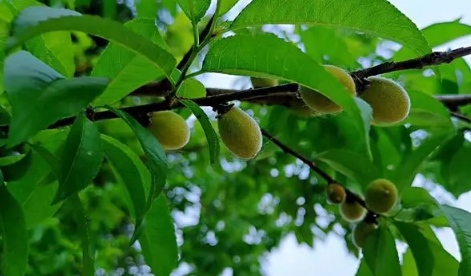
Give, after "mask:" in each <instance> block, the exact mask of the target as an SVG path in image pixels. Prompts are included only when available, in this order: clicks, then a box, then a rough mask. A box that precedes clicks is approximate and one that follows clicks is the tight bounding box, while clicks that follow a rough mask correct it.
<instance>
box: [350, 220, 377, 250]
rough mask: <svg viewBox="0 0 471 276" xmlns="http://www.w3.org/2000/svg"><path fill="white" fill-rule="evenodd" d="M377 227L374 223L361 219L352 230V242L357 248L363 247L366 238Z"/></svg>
mask: <svg viewBox="0 0 471 276" xmlns="http://www.w3.org/2000/svg"><path fill="white" fill-rule="evenodd" d="M376 228H378V227H377V226H376V224H374V223H369V222H365V221H361V222H360V223H358V224H357V226H356V227H355V229H354V230H353V243H355V245H356V246H357V247H359V248H363V246H364V245H365V241H366V239H367V238H368V237H369V236H370V235H371V234H372V233H373V232H374V231H375V230H376Z"/></svg>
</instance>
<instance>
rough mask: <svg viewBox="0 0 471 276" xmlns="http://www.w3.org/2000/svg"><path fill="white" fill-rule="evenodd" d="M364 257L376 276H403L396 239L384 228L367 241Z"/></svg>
mask: <svg viewBox="0 0 471 276" xmlns="http://www.w3.org/2000/svg"><path fill="white" fill-rule="evenodd" d="M363 257H364V258H365V261H366V263H367V264H368V267H369V268H370V269H371V271H372V272H373V274H374V275H375V276H401V275H402V273H401V265H400V264H399V256H398V254H397V249H396V243H395V241H394V237H393V235H392V234H391V232H390V231H389V229H387V228H386V227H384V226H381V227H379V228H378V229H377V230H376V231H374V232H373V233H372V234H371V235H370V237H368V238H367V239H366V242H365V247H364V249H363Z"/></svg>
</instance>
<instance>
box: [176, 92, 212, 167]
mask: <svg viewBox="0 0 471 276" xmlns="http://www.w3.org/2000/svg"><path fill="white" fill-rule="evenodd" d="M180 102H181V103H182V104H184V105H185V106H186V107H187V108H189V109H190V110H191V112H193V114H194V115H195V117H196V119H198V121H199V122H200V124H201V127H203V130H204V134H205V135H206V140H207V141H208V146H209V147H208V148H209V159H210V162H211V164H212V165H214V164H215V163H216V161H217V158H218V156H219V150H220V147H219V138H218V135H217V133H216V131H215V130H214V128H213V126H212V125H211V122H210V121H209V118H208V115H206V113H204V111H203V110H202V109H201V107H199V105H197V104H196V103H195V102H193V101H192V100H180Z"/></svg>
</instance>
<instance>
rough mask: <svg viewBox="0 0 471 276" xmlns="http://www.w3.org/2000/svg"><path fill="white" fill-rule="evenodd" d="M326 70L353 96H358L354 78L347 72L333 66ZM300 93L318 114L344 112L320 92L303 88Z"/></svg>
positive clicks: (326, 66) (328, 66)
mask: <svg viewBox="0 0 471 276" xmlns="http://www.w3.org/2000/svg"><path fill="white" fill-rule="evenodd" d="M324 68H325V70H327V72H329V73H330V74H332V75H333V76H334V77H336V78H337V80H339V81H340V83H342V84H343V86H344V87H345V88H346V89H347V91H348V92H349V93H350V94H351V95H352V96H355V95H356V87H355V81H353V78H352V77H351V76H350V74H349V73H348V72H347V71H345V70H343V69H342V68H339V67H336V66H333V65H324ZM299 92H300V93H301V97H302V99H303V100H304V102H305V103H306V104H307V105H308V106H309V107H310V108H311V109H313V110H315V111H317V112H320V113H324V114H332V113H338V112H340V111H342V107H340V106H339V105H338V104H336V103H334V102H333V101H331V100H330V99H329V98H327V97H326V96H324V95H322V94H321V93H319V92H316V91H313V90H311V89H309V88H306V87H302V86H301V88H300V91H299Z"/></svg>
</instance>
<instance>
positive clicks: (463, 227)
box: [441, 205, 471, 276]
mask: <svg viewBox="0 0 471 276" xmlns="http://www.w3.org/2000/svg"><path fill="white" fill-rule="evenodd" d="M441 209H442V211H443V213H444V214H445V216H446V217H447V218H448V222H449V223H450V226H451V228H452V229H453V232H454V233H455V235H456V240H457V241H458V245H459V247H460V253H461V263H460V267H459V270H458V276H469V275H471V213H469V212H467V211H465V210H463V209H459V208H456V207H452V206H449V205H442V207H441Z"/></svg>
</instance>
